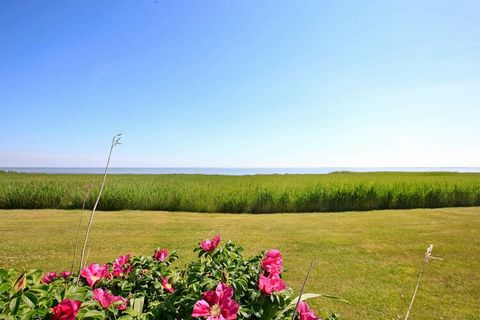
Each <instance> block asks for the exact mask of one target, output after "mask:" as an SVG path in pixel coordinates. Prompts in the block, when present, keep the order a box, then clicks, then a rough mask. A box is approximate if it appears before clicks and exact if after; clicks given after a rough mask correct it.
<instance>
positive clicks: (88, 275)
mask: <svg viewBox="0 0 480 320" xmlns="http://www.w3.org/2000/svg"><path fill="white" fill-rule="evenodd" d="M80 275H81V276H82V277H83V278H84V279H85V280H87V283H88V285H89V286H90V287H92V288H93V286H94V285H95V282H97V281H98V280H100V279H103V278H106V277H108V266H107V265H104V266H100V265H98V264H97V263H92V264H91V265H89V266H88V267H85V268H83V269H82V271H81V272H80Z"/></svg>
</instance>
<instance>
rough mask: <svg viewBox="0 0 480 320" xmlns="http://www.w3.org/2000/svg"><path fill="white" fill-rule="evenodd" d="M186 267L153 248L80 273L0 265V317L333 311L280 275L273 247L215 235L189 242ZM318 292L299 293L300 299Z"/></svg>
mask: <svg viewBox="0 0 480 320" xmlns="http://www.w3.org/2000/svg"><path fill="white" fill-rule="evenodd" d="M194 251H195V252H197V253H198V257H197V259H196V260H195V261H193V262H191V263H190V264H188V265H187V266H186V267H178V266H175V265H174V262H175V261H176V260H177V258H178V256H177V254H176V253H175V252H171V253H169V251H168V250H166V249H157V250H155V251H154V252H153V253H152V256H130V255H125V256H120V257H118V258H117V259H115V260H114V261H112V262H109V263H106V264H104V265H100V264H97V263H92V264H90V265H88V266H85V267H84V268H83V269H82V270H81V272H80V274H79V275H76V274H71V273H70V272H68V271H64V272H61V273H56V272H47V273H42V272H41V271H39V270H31V271H28V272H24V273H22V272H18V271H15V270H3V269H0V319H12V320H13V319H62V320H73V319H100V320H103V319H117V320H129V319H166V320H177V319H207V320H235V319H278V320H286V319H292V317H293V314H294V311H295V307H296V306H297V305H298V306H297V313H296V314H297V316H296V319H299V320H314V319H320V318H322V319H336V318H337V317H336V316H335V315H326V314H321V315H320V314H318V313H317V314H316V313H315V312H314V311H313V310H311V309H310V308H309V306H308V304H307V303H306V302H305V301H301V302H300V303H297V302H298V297H297V298H296V297H295V296H294V294H293V291H292V290H291V289H290V288H288V287H287V285H286V284H285V282H284V281H283V280H282V272H283V260H282V255H281V253H280V251H278V250H269V251H267V252H265V253H262V254H259V255H256V256H254V257H250V258H247V257H244V256H243V249H242V247H240V246H238V245H235V244H234V243H232V242H230V241H228V242H226V243H225V244H224V245H223V246H220V237H218V236H216V237H214V238H213V239H211V240H205V241H203V242H201V243H199V245H198V246H197V247H196V248H195V250H194ZM315 296H318V295H314V294H304V295H302V299H301V300H304V299H305V298H310V297H315Z"/></svg>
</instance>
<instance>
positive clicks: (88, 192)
mask: <svg viewBox="0 0 480 320" xmlns="http://www.w3.org/2000/svg"><path fill="white" fill-rule="evenodd" d="M90 190H91V188H90V186H88V187H87V190H86V192H85V197H84V198H83V205H82V213H81V214H80V222H79V223H78V228H77V237H76V238H75V249H74V251H73V259H72V267H71V268H70V272H73V268H74V267H75V259H76V258H77V247H78V239H79V238H80V228H81V227H82V222H83V214H84V212H85V204H86V203H87V199H88V196H89V195H90ZM80 263H81V262H80Z"/></svg>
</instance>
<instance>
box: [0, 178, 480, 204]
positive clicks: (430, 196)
mask: <svg viewBox="0 0 480 320" xmlns="http://www.w3.org/2000/svg"><path fill="white" fill-rule="evenodd" d="M101 178H102V176H101V175H49V174H18V173H0V208H2V209H42V208H51V209H79V208H81V207H82V204H83V200H84V199H83V189H82V186H84V185H85V184H88V183H92V184H94V185H96V186H99V185H100V182H101ZM97 188H98V187H97ZM98 192H99V190H98V189H94V190H92V192H91V196H90V197H89V198H88V199H87V204H86V207H87V208H92V207H93V205H94V203H95V195H97V194H98ZM479 205H480V174H477V173H441V172H440V173H438V172H437V173H400V172H376V173H349V172H339V173H334V174H326V175H256V176H219V175H128V174H123V175H111V176H110V177H109V184H108V188H106V190H105V192H104V194H103V196H102V201H101V203H100V204H99V205H98V209H99V210H124V209H129V210H165V211H196V212H228V213H271V212H326V211H349V210H356V211H363V210H380V209H409V208H439V207H468V206H479Z"/></svg>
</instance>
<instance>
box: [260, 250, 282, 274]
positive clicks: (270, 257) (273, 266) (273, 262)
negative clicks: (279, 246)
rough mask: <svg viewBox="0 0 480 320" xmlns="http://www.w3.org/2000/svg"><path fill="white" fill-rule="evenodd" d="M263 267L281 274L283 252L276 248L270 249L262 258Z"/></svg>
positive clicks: (273, 272) (270, 271)
mask: <svg viewBox="0 0 480 320" xmlns="http://www.w3.org/2000/svg"><path fill="white" fill-rule="evenodd" d="M262 267H263V269H265V270H266V271H267V272H269V273H271V274H280V273H281V272H282V268H283V260H282V254H281V253H280V251H278V250H276V249H272V250H268V252H267V254H266V255H265V258H263V260H262Z"/></svg>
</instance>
